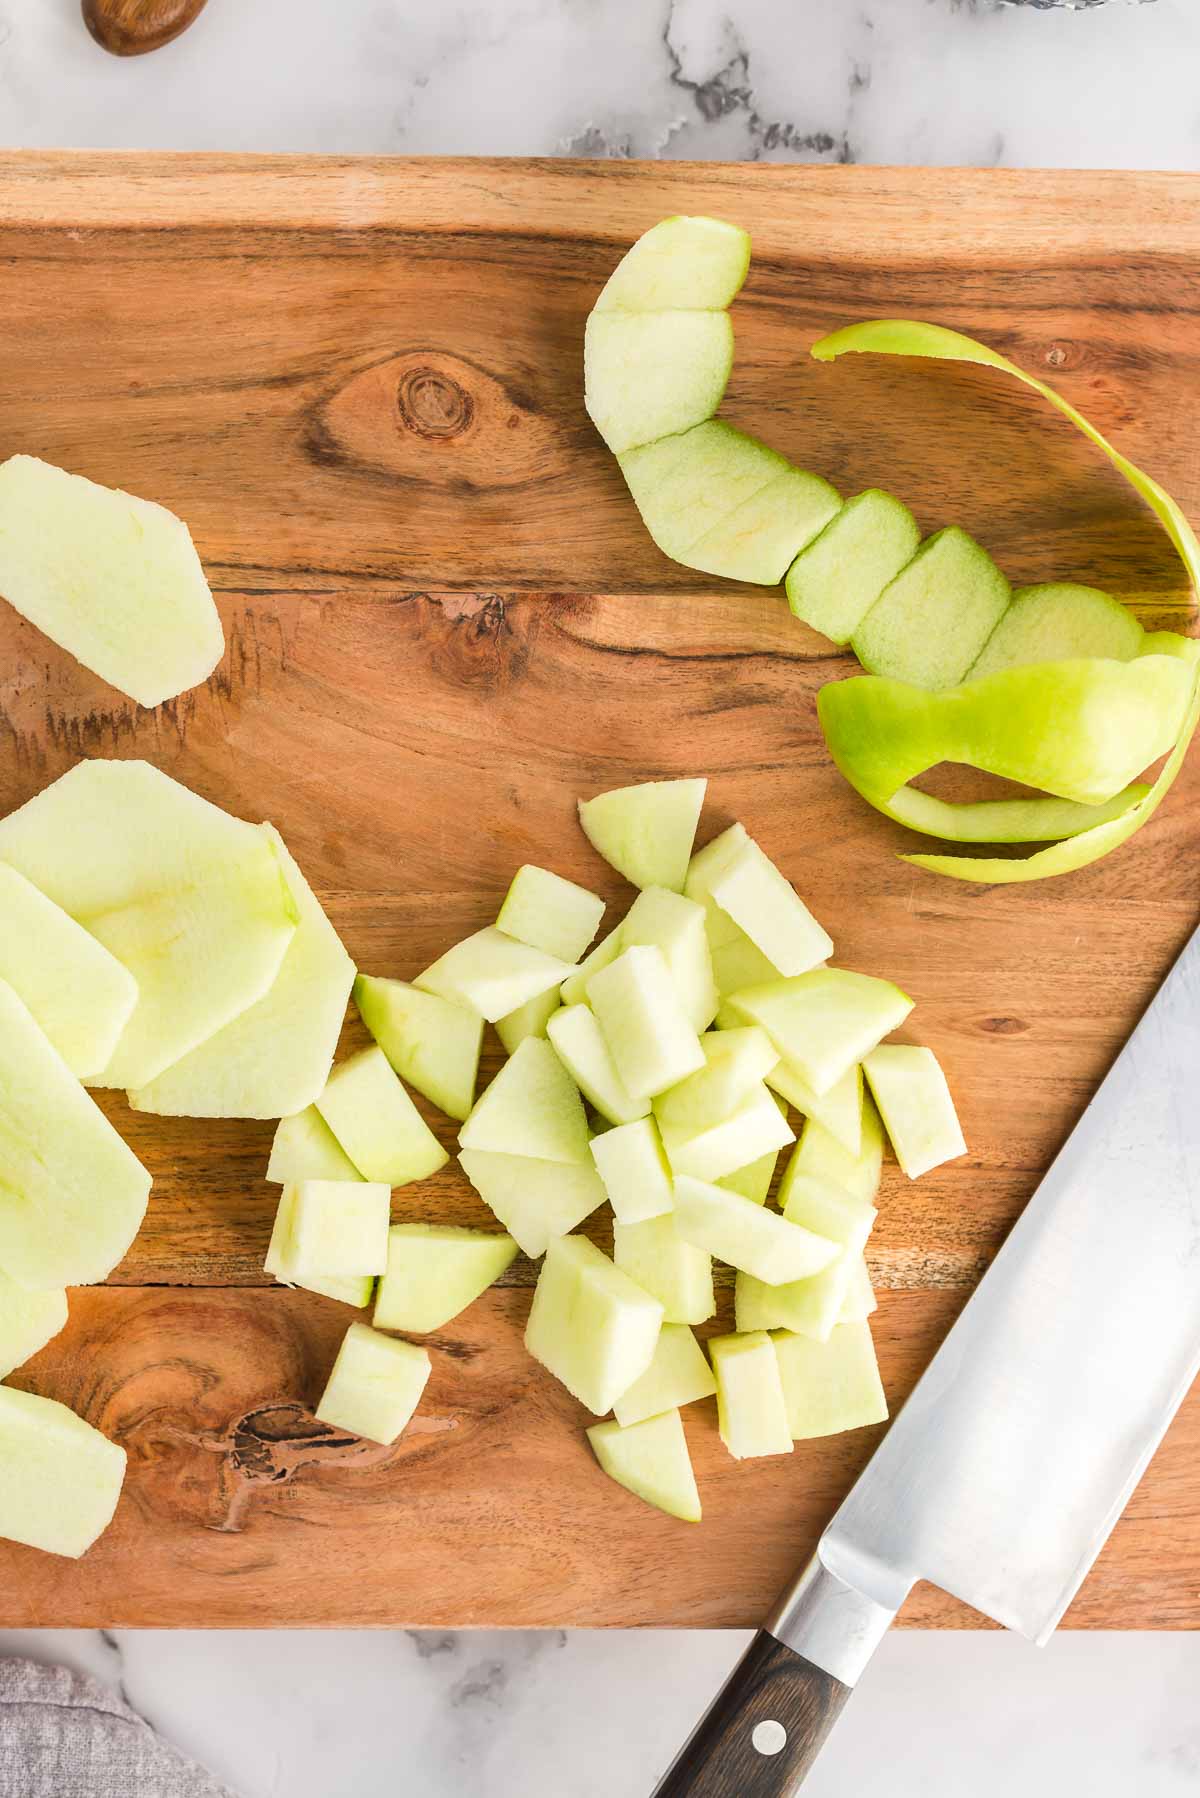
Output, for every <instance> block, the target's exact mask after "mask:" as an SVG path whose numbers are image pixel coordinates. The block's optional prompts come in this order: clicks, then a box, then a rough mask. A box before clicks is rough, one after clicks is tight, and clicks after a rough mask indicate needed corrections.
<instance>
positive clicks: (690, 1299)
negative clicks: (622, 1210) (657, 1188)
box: [613, 1212, 717, 1324]
mask: <svg viewBox="0 0 1200 1798" xmlns="http://www.w3.org/2000/svg"><path fill="white" fill-rule="evenodd" d="M613 1258H614V1259H615V1261H616V1264H617V1266H618V1267H619V1268H620V1269H621V1270H622V1272H624V1273H627V1274H628V1275H629V1277H630V1279H631V1280H633V1281H635V1282H636V1283H637V1285H639V1286H640V1287H641V1288H642V1289H643V1291H645V1292H649V1293H652V1294H653V1296H654V1297H655V1298H656V1299H657V1300H658V1301H659V1303H660V1304H661V1305H662V1307H663V1315H664V1321H665V1322H667V1323H669V1324H702V1323H706V1322H707V1321H708V1319H709V1318H710V1317H711V1316H712V1314H713V1312H714V1311H715V1310H716V1308H717V1302H716V1298H715V1296H714V1294H713V1274H712V1256H711V1255H709V1254H708V1253H707V1252H706V1251H705V1250H704V1249H698V1248H695V1247H693V1245H692V1244H691V1243H690V1242H685V1241H684V1239H683V1237H682V1236H681V1235H680V1234H679V1231H678V1230H677V1228H676V1227H675V1219H674V1217H672V1216H671V1214H670V1213H669V1212H668V1213H666V1214H664V1215H663V1216H662V1217H650V1218H646V1219H645V1220H644V1221H643V1222H642V1223H640V1224H623V1223H621V1222H620V1220H619V1219H618V1221H617V1223H616V1224H615V1225H614V1226H613Z"/></svg>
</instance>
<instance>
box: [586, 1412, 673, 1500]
mask: <svg viewBox="0 0 1200 1798" xmlns="http://www.w3.org/2000/svg"><path fill="white" fill-rule="evenodd" d="M587 1437H588V1441H589V1442H590V1443H591V1445H592V1448H593V1450H594V1452H595V1456H596V1459H597V1461H599V1463H600V1465H601V1467H602V1468H603V1469H604V1471H605V1473H606V1474H607V1475H608V1476H609V1478H610V1479H613V1480H616V1482H617V1484H618V1485H619V1486H624V1487H625V1489H626V1491H628V1492H632V1493H633V1494H634V1496H635V1498H641V1499H644V1500H645V1501H646V1503H647V1504H648V1505H654V1506H655V1507H656V1508H657V1509H658V1510H660V1511H665V1512H666V1513H667V1515H668V1517H679V1518H681V1519H682V1520H683V1522H684V1523H699V1521H700V1494H699V1492H698V1491H697V1489H696V1476H695V1474H694V1473H693V1472H692V1461H691V1456H690V1455H689V1454H688V1447H687V1438H686V1436H685V1435H684V1433H683V1419H682V1418H681V1417H680V1415H679V1412H678V1411H664V1412H661V1413H660V1414H659V1415H657V1416H655V1417H647V1418H645V1419H643V1420H642V1421H641V1422H638V1423H634V1424H629V1425H627V1426H622V1425H621V1424H620V1423H611V1422H610V1423H594V1424H593V1425H592V1427H591V1429H590V1430H589V1431H588V1432H587Z"/></svg>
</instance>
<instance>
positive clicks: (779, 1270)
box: [673, 1174, 841, 1286]
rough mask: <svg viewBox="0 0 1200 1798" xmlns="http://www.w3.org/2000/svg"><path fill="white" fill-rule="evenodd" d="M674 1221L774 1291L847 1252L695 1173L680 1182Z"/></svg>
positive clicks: (684, 1232)
mask: <svg viewBox="0 0 1200 1798" xmlns="http://www.w3.org/2000/svg"><path fill="white" fill-rule="evenodd" d="M673 1221H674V1224H675V1227H676V1229H677V1230H678V1231H679V1234H680V1236H682V1237H683V1239H684V1241H685V1242H690V1243H692V1244H693V1246H694V1247H696V1248H698V1249H706V1250H707V1251H708V1253H709V1254H710V1255H715V1256H716V1257H717V1259H718V1260H719V1261H727V1262H728V1263H729V1265H730V1267H736V1268H737V1269H738V1270H739V1271H740V1272H741V1273H746V1274H753V1275H754V1277H755V1279H757V1280H762V1281H763V1282H764V1283H765V1284H766V1285H768V1286H785V1285H788V1284H790V1282H791V1281H793V1280H807V1279H809V1278H810V1277H811V1276H812V1275H813V1274H819V1273H820V1271H821V1269H822V1268H823V1267H828V1266H829V1264H830V1262H831V1261H835V1260H836V1259H837V1257H838V1255H839V1254H840V1253H841V1249H840V1245H839V1244H838V1243H836V1242H832V1241H830V1240H829V1239H828V1238H826V1237H824V1236H818V1235H816V1234H815V1233H814V1232H813V1231H812V1230H807V1229H805V1228H804V1227H803V1226H802V1225H800V1224H793V1223H789V1222H788V1221H787V1220H786V1218H782V1217H780V1216H779V1215H778V1213H777V1212H774V1211H769V1210H767V1208H766V1206H764V1205H756V1204H755V1203H754V1201H753V1199H744V1198H743V1197H742V1195H741V1193H738V1192H730V1191H728V1190H727V1188H725V1187H723V1186H710V1185H709V1184H708V1183H707V1182H706V1181H703V1180H694V1179H692V1177H691V1175H690V1174H680V1175H678V1176H677V1177H676V1180H675V1210H674V1213H673Z"/></svg>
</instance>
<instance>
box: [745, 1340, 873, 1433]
mask: <svg viewBox="0 0 1200 1798" xmlns="http://www.w3.org/2000/svg"><path fill="white" fill-rule="evenodd" d="M771 1340H772V1342H773V1343H774V1345H775V1354H776V1358H777V1360H778V1364H779V1373H780V1378H781V1380H782V1382H783V1393H784V1401H785V1403H786V1406H787V1419H788V1434H789V1435H790V1436H791V1437H792V1439H793V1440H794V1441H796V1442H803V1441H807V1440H809V1439H810V1438H812V1437H816V1436H835V1435H838V1434H840V1432H841V1431H843V1430H860V1429H862V1428H863V1426H864V1425H865V1424H870V1423H883V1422H884V1420H885V1419H886V1417H887V1414H888V1407H887V1398H886V1397H885V1395H884V1390H883V1384H882V1382H881V1381H880V1378H879V1364H878V1362H877V1361H876V1359H875V1345H874V1343H873V1342H872V1341H871V1330H870V1326H869V1325H868V1324H866V1323H844V1324H839V1325H838V1327H837V1329H836V1330H834V1332H833V1334H832V1335H831V1336H830V1338H829V1340H828V1341H827V1342H815V1341H814V1340H813V1338H812V1337H811V1336H793V1335H789V1334H788V1332H787V1331H786V1330H780V1331H777V1332H776V1333H775V1334H774V1335H773V1336H772V1338H771Z"/></svg>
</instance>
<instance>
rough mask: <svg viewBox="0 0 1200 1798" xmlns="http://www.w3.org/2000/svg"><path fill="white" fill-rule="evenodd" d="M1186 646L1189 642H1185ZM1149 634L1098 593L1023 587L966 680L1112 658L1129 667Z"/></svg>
mask: <svg viewBox="0 0 1200 1798" xmlns="http://www.w3.org/2000/svg"><path fill="white" fill-rule="evenodd" d="M1185 641H1186V639H1185ZM1144 642H1145V632H1144V631H1143V629H1142V626H1141V624H1140V623H1139V622H1138V620H1137V619H1136V618H1135V617H1134V615H1133V613H1132V612H1131V611H1129V610H1128V609H1127V608H1126V607H1125V606H1123V605H1122V604H1121V602H1120V600H1117V599H1114V598H1113V597H1112V595H1111V593H1101V592H1100V590H1099V588H1097V587H1081V586H1080V585H1079V584H1078V583H1077V582H1075V581H1049V582H1046V583H1044V584H1043V585H1041V586H1037V587H1021V588H1019V589H1018V590H1017V592H1015V593H1014V594H1013V596H1012V604H1011V605H1010V606H1009V608H1008V610H1007V611H1006V612H1005V613H1004V614H1003V616H1002V617H1001V619H1000V622H999V624H997V626H996V628H995V630H994V631H993V632H992V634H991V636H990V637H989V638H988V640H987V642H986V643H985V644H984V646H983V648H982V649H981V650H980V652H979V654H978V655H977V656H976V658H975V660H974V662H972V664H971V667H970V669H969V671H968V673H967V677H966V678H967V679H968V680H979V679H980V678H981V677H982V676H983V675H985V674H996V673H997V672H998V671H999V670H1000V669H1001V668H1019V667H1021V666H1022V665H1023V664H1024V663H1027V662H1062V661H1067V660H1068V659H1070V658H1071V657H1073V656H1108V657H1111V658H1112V660H1113V661H1117V662H1130V661H1132V660H1133V658H1134V656H1137V655H1141V654H1142V653H1143V645H1144Z"/></svg>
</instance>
